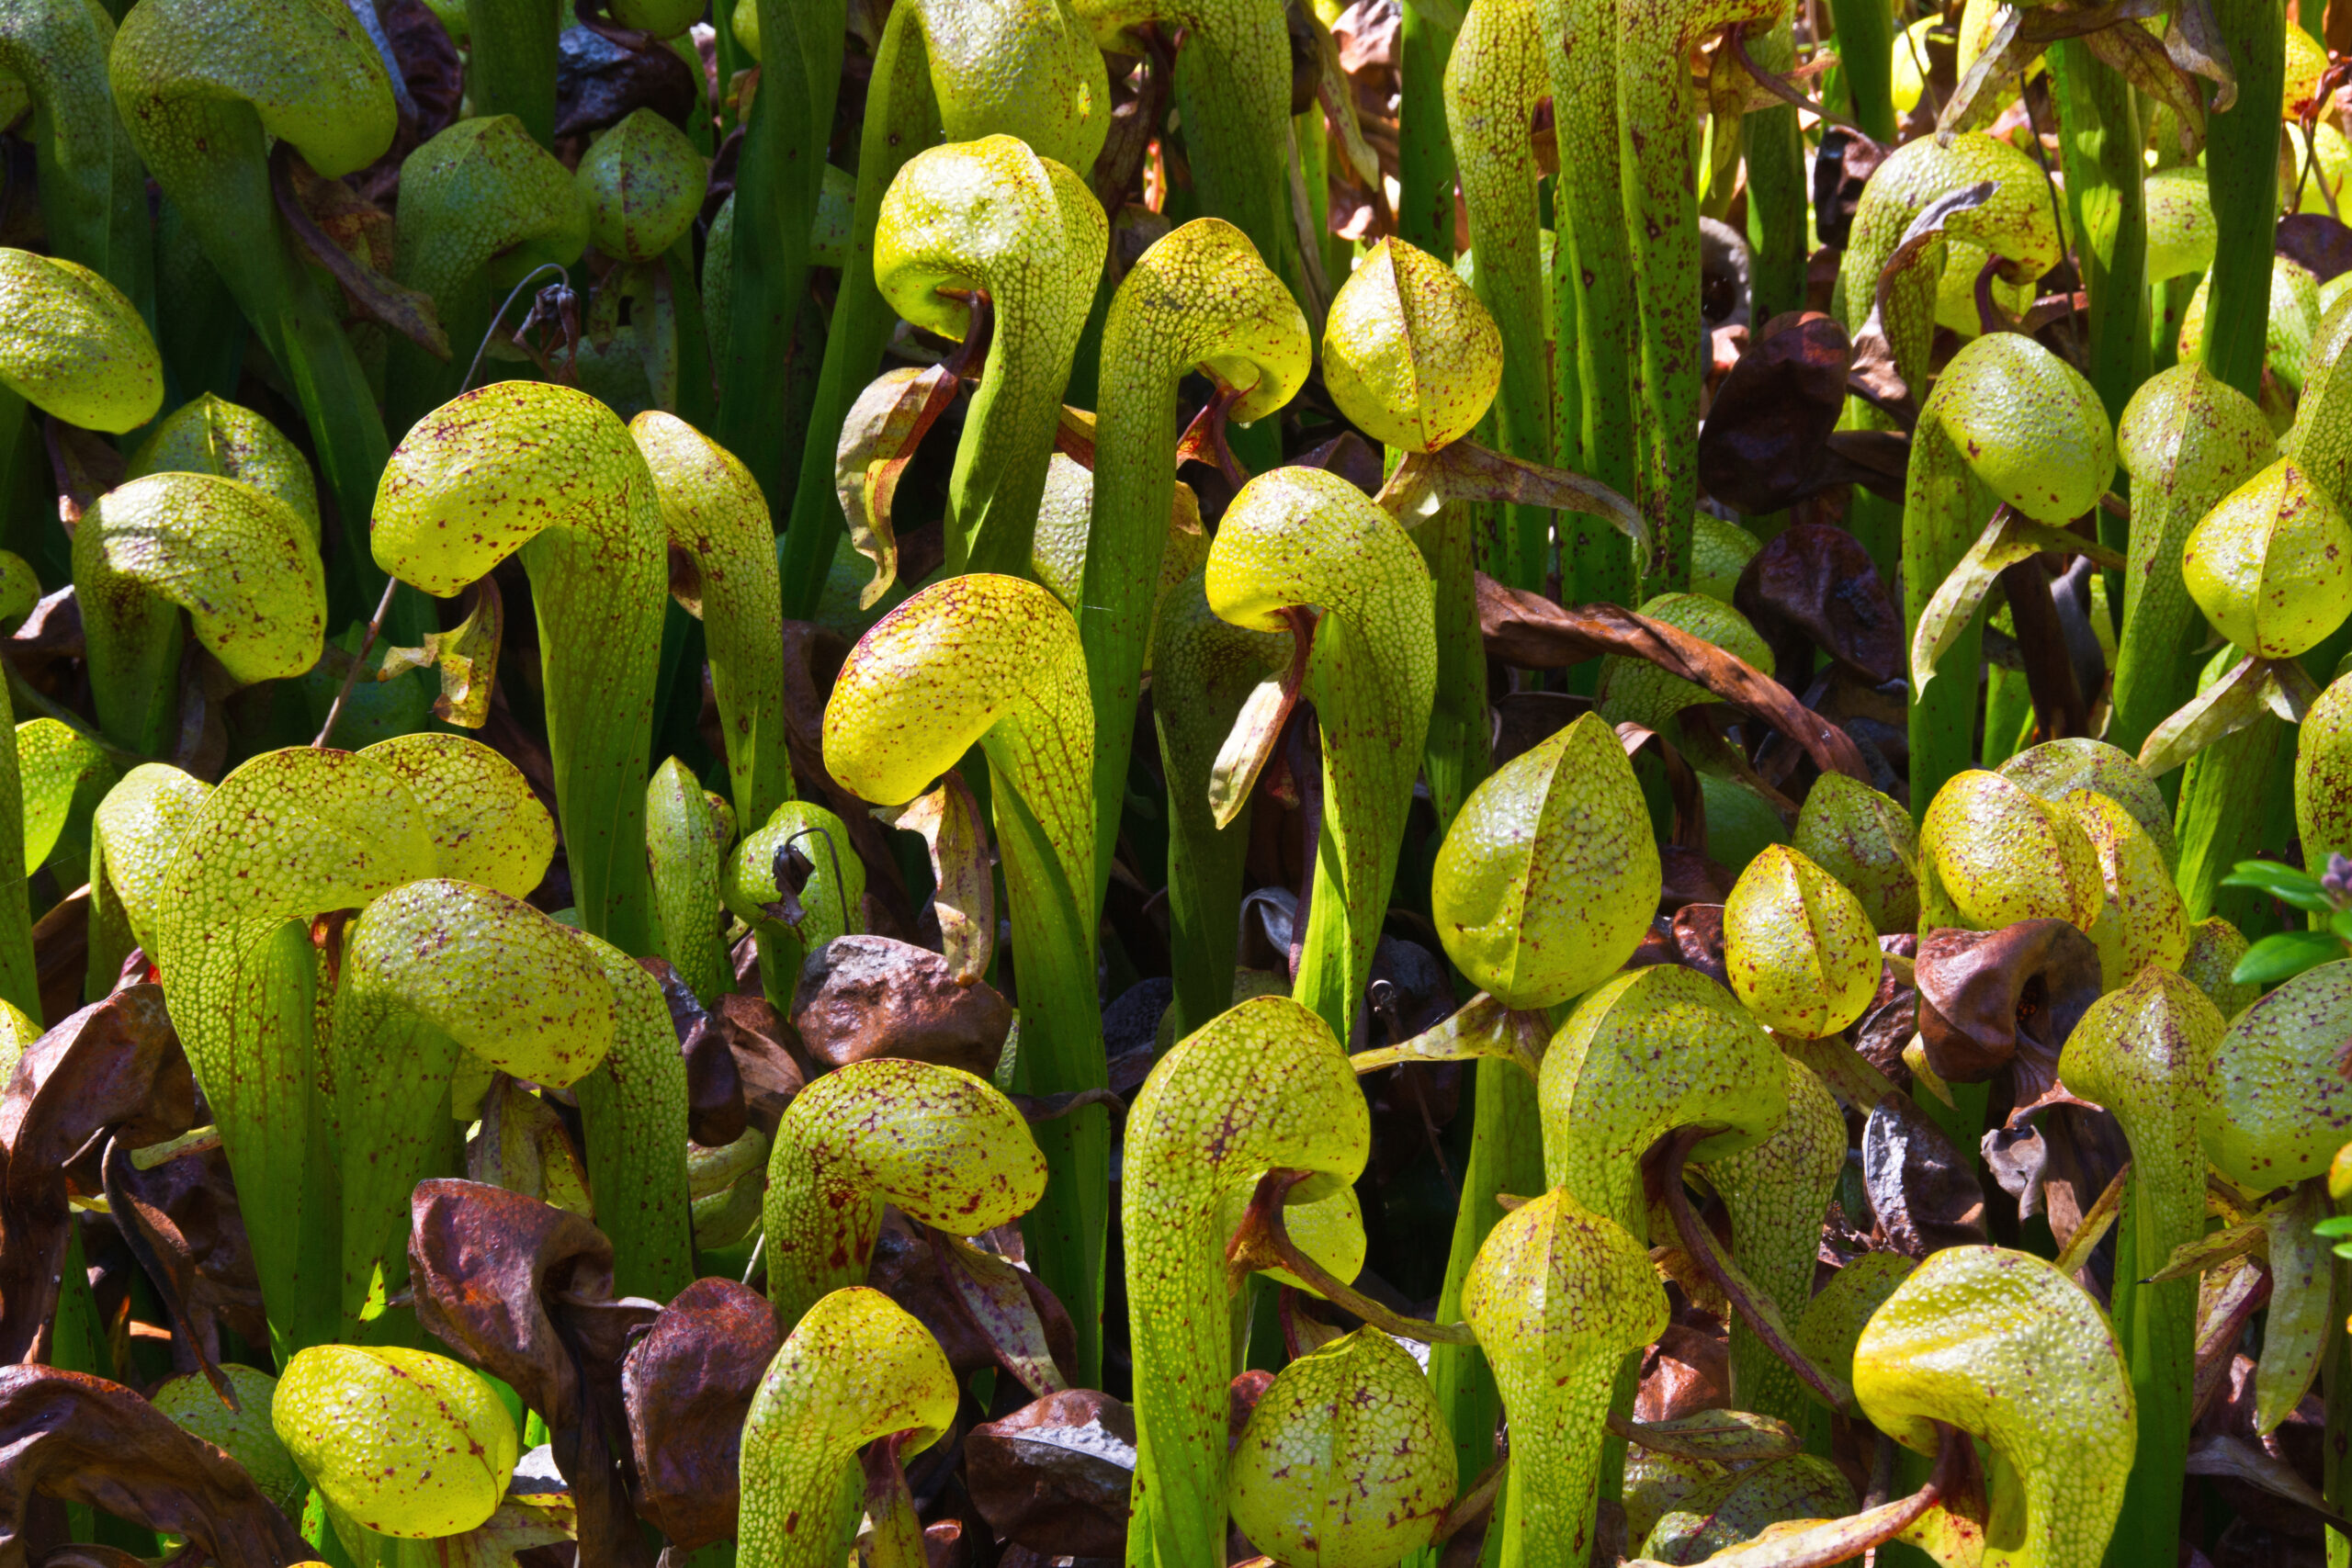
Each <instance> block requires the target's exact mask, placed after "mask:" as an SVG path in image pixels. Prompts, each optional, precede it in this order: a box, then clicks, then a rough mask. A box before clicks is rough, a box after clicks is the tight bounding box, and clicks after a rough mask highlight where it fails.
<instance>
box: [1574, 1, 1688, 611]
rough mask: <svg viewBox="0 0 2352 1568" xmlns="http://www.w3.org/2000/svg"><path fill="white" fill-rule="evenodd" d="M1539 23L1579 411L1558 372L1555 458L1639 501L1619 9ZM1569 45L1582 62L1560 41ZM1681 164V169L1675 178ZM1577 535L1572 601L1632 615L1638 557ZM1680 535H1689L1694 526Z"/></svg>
mask: <svg viewBox="0 0 2352 1568" xmlns="http://www.w3.org/2000/svg"><path fill="white" fill-rule="evenodd" d="M1536 14H1537V18H1538V25H1539V28H1540V30H1541V33H1542V36H1543V38H1544V63H1545V69H1546V71H1547V72H1548V73H1549V75H1550V77H1551V83H1552V118H1553V125H1554V127H1555V130H1556V135H1557V140H1558V142H1559V146H1560V174H1559V177H1558V178H1557V179H1556V180H1555V182H1554V190H1555V197H1554V200H1555V208H1554V211H1555V219H1554V227H1555V229H1556V230H1557V231H1559V233H1558V240H1557V243H1555V244H1554V246H1553V248H1552V318H1553V333H1552V336H1553V341H1554V343H1555V344H1558V345H1560V347H1562V348H1565V347H1566V345H1567V344H1575V345H1576V376H1575V379H1576V382H1577V390H1576V394H1575V397H1574V399H1573V400H1571V399H1570V398H1569V397H1568V395H1567V393H1566V386H1567V382H1568V380H1569V375H1568V367H1566V365H1560V366H1558V367H1555V374H1554V378H1553V387H1554V390H1553V402H1552V420H1553V429H1554V431H1555V436H1554V441H1555V447H1554V450H1555V452H1556V453H1557V454H1558V457H1559V459H1560V462H1561V465H1562V466H1563V467H1566V468H1574V469H1576V470H1577V472H1578V473H1581V474H1584V475H1585V476H1587V477H1588V478H1590V479H1599V480H1600V482H1601V483H1602V484H1605V485H1607V486H1608V487H1609V488H1610V489H1611V490H1613V491H1617V493H1618V494H1620V495H1632V494H1634V474H1635V471H1636V467H1637V464H1636V457H1637V448H1636V446H1635V443H1634V378H1633V367H1634V343H1635V331H1636V321H1635V317H1636V314H1637V312H1636V309H1635V306H1634V280H1633V276H1632V272H1631V267H1632V261H1631V259H1630V256H1631V253H1630V251H1629V248H1628V245H1627V241H1626V238H1625V205H1624V197H1623V194H1622V190H1621V178H1622V176H1621V172H1620V166H1619V160H1618V151H1617V147H1618V141H1617V50H1618V42H1617V8H1616V6H1614V5H1611V4H1610V3H1609V0H1537V6H1536ZM1571 37H1573V38H1575V39H1577V50H1576V51H1575V53H1574V54H1570V53H1569V52H1568V51H1567V50H1566V47H1565V42H1564V40H1566V39H1568V38H1571ZM1683 161H1684V160H1683V159H1682V158H1681V157H1680V156H1677V157H1676V158H1675V159H1674V160H1673V162H1674V164H1675V166H1676V167H1678V168H1679V167H1680V166H1681V165H1682V163H1683ZM1555 352H1556V350H1555ZM1572 414H1573V415H1574V416H1575V417H1576V418H1577V429H1576V431H1575V432H1574V433H1573V440H1572V439H1571V434H1572V433H1571V431H1570V428H1569V424H1568V421H1569V418H1570V416H1571V415H1572ZM1572 526H1573V532H1572V533H1568V534H1564V536H1563V538H1562V545H1561V554H1562V556H1563V559H1562V561H1561V563H1560V575H1561V578H1562V580H1563V581H1565V582H1569V583H1573V584H1574V585H1575V589H1574V599H1575V601H1577V602H1583V603H1596V602H1602V601H1606V602H1610V603H1613V604H1634V602H1635V584H1634V557H1633V552H1632V550H1630V549H1628V548H1627V547H1626V546H1625V543H1624V536H1623V535H1621V534H1618V533H1617V532H1616V531H1615V530H1613V529H1611V527H1610V526H1609V525H1607V524H1605V523H1602V522H1601V521H1600V520H1599V519H1597V518H1590V517H1585V516H1583V515H1581V514H1579V515H1578V516H1577V518H1576V519H1575V520H1574V523H1573V525H1572ZM1683 527H1684V529H1685V531H1686V532H1687V531H1688V529H1689V527H1690V520H1689V519H1688V518H1685V519H1684V520H1683Z"/></svg>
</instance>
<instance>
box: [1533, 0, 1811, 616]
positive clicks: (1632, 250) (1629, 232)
mask: <svg viewBox="0 0 2352 1568" xmlns="http://www.w3.org/2000/svg"><path fill="white" fill-rule="evenodd" d="M1780 12H1781V0H1700V3H1697V4H1694V3H1693V0H1623V3H1622V4H1621V5H1620V6H1619V7H1618V11H1617V139H1618V147H1619V175H1618V179H1619V196H1620V198H1621V199H1622V201H1623V210H1622V212H1621V213H1620V222H1621V224H1622V226H1623V233H1624V236H1625V239H1626V241H1627V250H1626V261H1627V265H1629V266H1630V267H1631V268H1632V271H1633V277H1634V299H1635V301H1636V303H1637V305H1638V307H1639V309H1638V312H1637V315H1638V323H1637V326H1638V332H1639V334H1640V336H1639V347H1640V354H1639V356H1638V357H1637V358H1636V359H1635V360H1634V393H1635V397H1636V400H1637V401H1638V404H1639V407H1640V420H1641V434H1642V444H1641V450H1642V457H1643V464H1642V469H1641V474H1640V482H1639V488H1638V490H1637V491H1636V492H1635V494H1636V498H1637V499H1638V500H1639V502H1640V503H1641V507H1642V512H1643V514H1644V515H1645V517H1646V518H1647V519H1648V520H1649V525H1650V537H1651V538H1652V539H1653V540H1654V541H1656V544H1657V551H1658V556H1659V560H1658V563H1657V570H1656V571H1655V572H1651V571H1648V570H1645V571H1644V574H1643V579H1642V583H1643V592H1645V595H1646V594H1649V593H1656V592H1682V591H1683V590H1684V589H1686V588H1688V587H1689V586H1690V583H1691V513H1693V512H1694V511H1696V510H1697V507H1698V500H1699V387H1700V383H1701V382H1702V380H1704V379H1705V377H1706V372H1707V356H1706V355H1705V354H1704V352H1703V346H1704V345H1703V342H1702V338H1701V337H1700V335H1699V334H1698V333H1693V332H1692V331H1691V318H1692V317H1693V315H1694V314H1696V312H1697V311H1698V309H1699V196H1698V191H1697V188H1696V186H1695V185H1694V184H1693V177H1692V167H1691V164H1692V159H1693V157H1694V155H1695V148H1694V145H1693V141H1692V137H1691V117H1692V107H1691V64H1690V54H1691V49H1692V48H1693V47H1695V46H1696V45H1697V44H1698V43H1699V42H1700V41H1701V40H1702V39H1706V38H1708V37H1710V36H1711V35H1713V34H1714V33H1716V32H1719V31H1721V30H1722V29H1723V28H1725V27H1727V26H1729V25H1731V24H1732V23H1735V22H1745V23H1767V22H1777V20H1778V19H1779V15H1780ZM1577 239H1578V243H1582V239H1583V235H1582V231H1581V230H1579V231H1578V235H1577Z"/></svg>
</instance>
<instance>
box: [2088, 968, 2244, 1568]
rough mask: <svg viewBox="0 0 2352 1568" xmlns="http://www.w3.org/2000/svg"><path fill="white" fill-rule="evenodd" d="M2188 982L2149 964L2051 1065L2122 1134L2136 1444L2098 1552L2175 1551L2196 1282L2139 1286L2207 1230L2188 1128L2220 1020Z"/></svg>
mask: <svg viewBox="0 0 2352 1568" xmlns="http://www.w3.org/2000/svg"><path fill="white" fill-rule="evenodd" d="M2224 1027H2225V1026H2224V1024H2223V1022H2222V1015H2221V1013H2220V1012H2219V1011H2218V1010H2215V1008H2214V1006H2213V1004H2212V1003H2211V1001H2210V1000H2209V999H2207V998H2206V996H2205V993H2204V992H2203V991H2201V990H2199V988H2198V987H2197V986H2196V984H2195V983H2194V982H2192V981H2188V980H2185V979H2183V978H2181V977H2180V976H2177V975H2176V974H2173V973H2172V972H2170V971H2168V970H2165V969H2161V968H2158V967H2156V966H2155V965H2153V964H2151V965H2150V966H2148V967H2147V968H2145V969H2143V970H2142V971H2141V972H2140V974H2139V975H2138V976H2134V977H2133V979H2132V980H2131V984H2130V985H2128V986H2126V987H2124V988H2122V989H2120V990H2117V991H2110V992H2109V993H2108V994H2107V995H2106V996H2104V997H2102V998H2099V999H2098V1001H2097V1002H2096V1003H2094V1004H2093V1005H2092V1007H2091V1009H2090V1010H2089V1011H2087V1012H2086V1013H2085V1014H2084V1015H2083V1018H2082V1020H2081V1021H2080V1022H2078V1023H2077V1024H2076V1026H2075V1030H2074V1032H2072V1033H2071V1034H2069V1035H2068V1036H2067V1040H2066V1046H2065V1050H2064V1055H2063V1057H2062V1062H2061V1071H2062V1072H2063V1073H2064V1075H2065V1078H2066V1081H2067V1083H2068V1085H2069V1086H2070V1087H2072V1088H2075V1089H2076V1090H2077V1092H2080V1093H2083V1094H2086V1095H2090V1096H2096V1097H2097V1098H2098V1101H2099V1102H2100V1103H2101V1104H2103V1105H2105V1106H2107V1107H2108V1108H2109V1110H2110V1111H2114V1112H2115V1114H2116V1116H2117V1118H2118V1119H2119V1120H2120V1122H2122V1124H2123V1131H2124V1134H2125V1135H2126V1137H2127V1138H2129V1140H2130V1142H2131V1172H2130V1174H2129V1175H2128V1176H2127V1177H2126V1181H2127V1182H2128V1183H2129V1185H2128V1186H2127V1187H2126V1189H2125V1191H2124V1198H2123V1213H2122V1215H2121V1218H2120V1222H2119V1230H2118V1241H2119V1247H2118V1251H2117V1254H2116V1272H2115V1289H2114V1292H2113V1299H2112V1303H2111V1306H2110V1309H2109V1310H2110V1313H2111V1314H2112V1317H2113V1321H2114V1326H2115V1336H2116V1338H2117V1340H2118V1341H2119V1342H2120V1344H2121V1346H2122V1348H2123V1354H2124V1360H2125V1362H2126V1363H2127V1364H2128V1365H2129V1367H2130V1368H2131V1387H2132V1395H2133V1403H2134V1404H2136V1406H2137V1407H2138V1416H2139V1434H2138V1450H2137V1453H2136V1456H2135V1457H2134V1459H2133V1461H2132V1465H2131V1480H2130V1481H2129V1482H2128V1483H2126V1486H2125V1491H2124V1498H2123V1514H2122V1517H2121V1519H2120V1521H2119V1522H2118V1525H2117V1530H2116V1535H2115V1538H2114V1540H2112V1541H2111V1542H2110V1543H2109V1560H2110V1561H2113V1562H2147V1561H2150V1560H2151V1559H2152V1558H2161V1557H2162V1556H2163V1555H2164V1554H2165V1552H2168V1551H2177V1540H2178V1536H2179V1533H2180V1497H2181V1489H2182V1482H2183V1470H2184V1466H2185V1464H2186V1462H2187V1459H2188V1427H2189V1421H2190V1417H2191V1416H2192V1414H2193V1408H2192V1407H2193V1405H2194V1404H2195V1399H2194V1391H2193V1386H2192V1385H2193V1384H2194V1382H2195V1381H2196V1371H2197V1291H2198V1286H2197V1280H2195V1279H2193V1278H2191V1279H2184V1280H2168V1281H2165V1282H2164V1283H2161V1284H2152V1283H2149V1282H2148V1281H2147V1280H2146V1279H2145V1276H2146V1275H2148V1274H2150V1273H2152V1272H2154V1270H2155V1269H2158V1268H2160V1267H2162V1265H2161V1264H2159V1263H2158V1262H2157V1261H2156V1260H2157V1259H2158V1258H2165V1259H2169V1258H2171V1257H2172V1256H2173V1250H2174V1249H2175V1248H2176V1247H2182V1246H2184V1245H2186V1244H2188V1243H2189V1242H2193V1241H2195V1240H2197V1239H2198V1237H2199V1236H2200V1235H2203V1234H2204V1231H2205V1155H2204V1151H2203V1149H2202V1147H2201V1146H2200V1145H2199V1140H2198V1130H2197V1122H2198V1117H2199V1114H2200V1112H2206V1111H2207V1105H2208V1100H2209V1090H2208V1088H2207V1086H2206V1082H2205V1078H2206V1075H2207V1072H2208V1070H2209V1064H2210V1063H2211V1060H2212V1056H2213V1052H2214V1049H2215V1047H2217V1046H2218V1045H2219V1044H2220V1043H2221V1039H2222V1030H2223V1028H2224Z"/></svg>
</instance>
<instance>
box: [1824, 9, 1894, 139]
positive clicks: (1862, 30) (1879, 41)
mask: <svg viewBox="0 0 2352 1568" xmlns="http://www.w3.org/2000/svg"><path fill="white" fill-rule="evenodd" d="M1829 17H1830V20H1831V23H1832V25H1833V26H1834V27H1835V28H1836V29H1837V33H1838V70H1839V71H1841V72H1842V73H1844V74H1845V77H1846V93H1847V98H1848V102H1849V105H1850V106H1851V107H1852V108H1853V111H1854V123H1855V124H1856V125H1859V126H1860V127H1861V128H1862V134H1863V135H1865V136H1867V137H1869V138H1870V139H1871V141H1875V142H1877V143H1878V144H1879V145H1880V146H1882V147H1892V146H1894V139H1895V137H1896V136H1897V135H1898V134H1899V131H1898V130H1897V128H1896V126H1895V123H1894V22H1893V20H1892V18H1891V17H1889V16H1888V13H1887V8H1886V6H1883V5H1881V4H1879V0H1830V5H1829Z"/></svg>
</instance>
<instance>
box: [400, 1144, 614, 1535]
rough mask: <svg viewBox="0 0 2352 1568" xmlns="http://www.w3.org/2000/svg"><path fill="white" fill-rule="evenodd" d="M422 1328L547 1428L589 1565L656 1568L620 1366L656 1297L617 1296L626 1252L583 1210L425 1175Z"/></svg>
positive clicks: (416, 1232) (419, 1190)
mask: <svg viewBox="0 0 2352 1568" xmlns="http://www.w3.org/2000/svg"><path fill="white" fill-rule="evenodd" d="M408 1252H409V1266H410V1271H411V1275H412V1278H413V1280H414V1282H415V1294H416V1320H417V1322H418V1323H419V1324H420V1325H423V1326H424V1328H425V1330H426V1331H427V1332H429V1333H431V1334H433V1335H435V1337H438V1338H440V1339H441V1340H442V1341H444V1342H445V1343H447V1345H449V1346H450V1347H451V1348H454V1349H456V1350H457V1351H458V1353H459V1354H460V1355H462V1356H464V1357H466V1358H467V1359H469V1360H471V1361H473V1362H474V1363H475V1364H476V1365H478V1366H480V1367H481V1368H482V1370H483V1371H487V1372H489V1373H490V1374H491V1375H492V1376H493V1377H496V1378H499V1379H501V1380H502V1381H503V1382H506V1383H507V1384H509V1385H510V1386H512V1387H513V1388H514V1390H515V1392H516V1393H519V1394H521V1395H522V1396H523V1403H524V1404H526V1405H528V1406H529V1407H530V1408H532V1409H534V1410H536V1411H537V1412H538V1413H539V1415H540V1416H541V1418H542V1419H544V1420H545V1421H546V1422H547V1425H548V1440H549V1443H550V1445H551V1446H552V1447H553V1449H554V1450H555V1461H556V1466H557V1468H558V1469H560V1471H562V1472H563V1475H564V1478H565V1479H566V1480H567V1481H569V1482H571V1489H572V1497H573V1501H574V1504H575V1506H577V1507H578V1509H579V1518H580V1551H581V1555H582V1559H583V1561H588V1562H610V1563H614V1564H617V1565H621V1568H650V1564H651V1562H652V1553H651V1552H650V1551H648V1550H647V1549H646V1546H645V1541H644V1537H643V1534H642V1532H640V1531H639V1529H638V1524H637V1516H636V1510H635V1509H633V1508H632V1507H631V1506H629V1500H628V1485H627V1482H628V1475H627V1467H628V1457H629V1443H628V1421H627V1419H626V1417H625V1415H624V1412H623V1407H622V1397H621V1386H620V1365H621V1360H622V1357H623V1355H624V1353H625V1351H626V1348H627V1342H628V1333H629V1331H630V1330H632V1329H634V1328H637V1327H639V1326H642V1325H647V1324H650V1323H651V1322H652V1321H653V1319H654V1317H655V1315H656V1313H657V1310H658V1309H657V1308H656V1307H655V1306H654V1304H653V1303H650V1302H645V1301H638V1300H635V1299H629V1300H623V1301H615V1300H614V1299H613V1293H612V1292H613V1244H612V1243H611V1242H610V1241H607V1240H606V1239H605V1234H604V1233H603V1232H602V1231H600V1230H598V1229H597V1228H596V1227H595V1226H594V1225H592V1224H589V1223H588V1222H587V1221H586V1220H583V1219H582V1218H581V1217H580V1216H579V1215H577V1214H573V1213H568V1212H566V1211H564V1210H561V1209H557V1208H552V1207H550V1206H549V1205H548V1204H546V1203H542V1202H540V1201H538V1200H537V1199H536V1198H526V1197H524V1196H522V1195H521V1194H519V1193H515V1192H509V1191H506V1190H504V1189H503V1188H497V1187H487V1186H483V1185H481V1183H478V1182H472V1181H457V1180H447V1179H436V1180H431V1181H420V1182H418V1183H417V1186H416V1192H415V1196H414V1198H413V1201H412V1202H411V1206H410V1233H409V1248H408Z"/></svg>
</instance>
